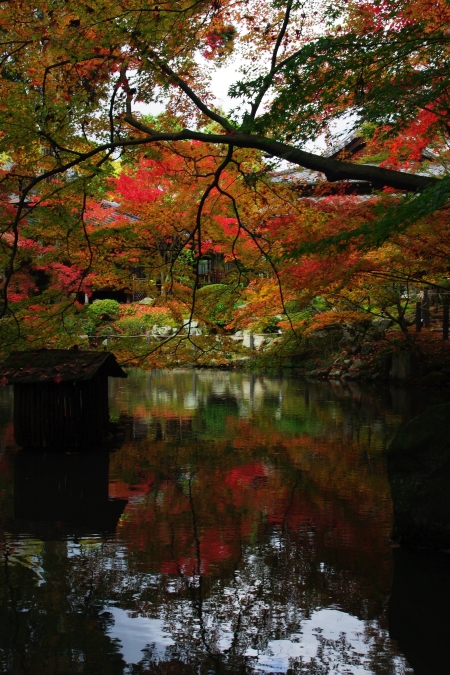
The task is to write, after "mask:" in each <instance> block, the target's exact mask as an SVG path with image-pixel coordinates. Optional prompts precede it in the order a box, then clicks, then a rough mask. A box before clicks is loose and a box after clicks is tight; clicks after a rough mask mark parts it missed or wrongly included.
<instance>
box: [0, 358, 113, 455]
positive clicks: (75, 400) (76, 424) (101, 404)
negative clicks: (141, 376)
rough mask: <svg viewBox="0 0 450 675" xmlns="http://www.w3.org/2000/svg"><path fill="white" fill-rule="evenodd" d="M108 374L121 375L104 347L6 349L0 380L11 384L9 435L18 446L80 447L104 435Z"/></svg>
mask: <svg viewBox="0 0 450 675" xmlns="http://www.w3.org/2000/svg"><path fill="white" fill-rule="evenodd" d="M108 377H126V373H124V371H123V370H122V368H121V367H120V366H119V364H118V363H117V361H116V359H115V356H114V355H113V354H111V353H109V352H91V351H81V350H78V349H72V350H64V349H38V350H34V351H23V352H12V353H11V354H10V355H9V356H8V358H7V359H6V361H5V363H4V365H3V366H2V367H1V368H0V382H1V383H2V384H12V385H14V438H15V441H16V443H17V444H18V445H20V446H22V447H24V448H49V449H62V450H67V449H73V450H83V449H85V448H89V447H95V446H97V447H98V446H99V445H101V444H102V443H104V442H105V440H106V439H107V438H108V435H109V411H108Z"/></svg>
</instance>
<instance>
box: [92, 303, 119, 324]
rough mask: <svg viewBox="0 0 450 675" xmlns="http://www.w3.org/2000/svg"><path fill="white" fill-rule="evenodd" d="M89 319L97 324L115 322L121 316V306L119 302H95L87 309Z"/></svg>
mask: <svg viewBox="0 0 450 675" xmlns="http://www.w3.org/2000/svg"><path fill="white" fill-rule="evenodd" d="M87 313H88V315H89V318H90V319H92V320H93V321H95V322H97V323H98V322H100V321H114V319H117V318H118V316H119V314H120V304H119V303H118V302H117V300H94V302H93V303H92V305H89V307H88V308H87Z"/></svg>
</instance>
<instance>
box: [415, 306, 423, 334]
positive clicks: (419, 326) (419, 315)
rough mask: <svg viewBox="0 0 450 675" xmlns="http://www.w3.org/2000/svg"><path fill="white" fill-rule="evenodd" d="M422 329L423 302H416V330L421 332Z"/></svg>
mask: <svg viewBox="0 0 450 675" xmlns="http://www.w3.org/2000/svg"><path fill="white" fill-rule="evenodd" d="M421 330H422V304H421V303H420V302H416V331H417V332H418V333H420V331H421Z"/></svg>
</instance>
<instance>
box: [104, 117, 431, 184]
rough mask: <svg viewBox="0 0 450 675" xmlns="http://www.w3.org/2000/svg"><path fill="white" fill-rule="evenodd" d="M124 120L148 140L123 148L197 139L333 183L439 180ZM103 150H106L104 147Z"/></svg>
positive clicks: (249, 137) (273, 144) (233, 136)
mask: <svg viewBox="0 0 450 675" xmlns="http://www.w3.org/2000/svg"><path fill="white" fill-rule="evenodd" d="M125 119H126V121H127V122H128V123H129V124H130V125H131V126H133V127H135V128H136V129H138V130H139V131H141V132H143V133H148V134H149V137H148V138H147V139H144V138H143V139H136V140H133V141H124V142H123V143H122V145H124V146H125V145H132V144H133V145H138V144H144V143H146V142H147V143H149V142H155V141H177V140H179V141H183V140H197V141H202V142H204V143H219V144H221V145H234V146H235V147H237V148H254V149H256V150H261V151H262V152H266V153H268V154H270V155H273V156H274V157H278V158H279V159H285V160H287V161H288V162H292V164H297V165H298V166H302V167H304V168H305V169H310V170H312V171H318V172H320V173H323V174H325V176H326V177H327V180H329V181H331V182H334V181H338V180H364V181H369V182H371V183H374V184H376V185H377V186H380V187H382V186H388V187H393V188H396V189H398V190H406V191H408V192H416V191H420V190H423V189H424V188H426V187H427V186H429V185H432V184H434V183H435V182H436V181H437V180H438V179H436V178H432V177H429V176H419V175H417V174H409V173H404V172H402V171H393V170H392V169H382V168H380V167H377V166H371V165H369V164H351V163H350V162H342V161H340V160H337V159H330V158H328V157H322V156H321V155H315V154H313V153H311V152H305V151H304V150H299V149H298V148H295V147H293V146H292V145H287V144H286V143H281V142H280V141H274V140H271V139H268V138H264V137H263V136H254V135H253V134H245V133H229V134H224V135H221V134H208V133H203V132H199V131H191V130H190V129H183V131H180V132H177V133H166V132H155V131H154V130H153V129H151V128H150V127H147V126H146V125H145V124H142V123H141V122H138V121H137V120H135V119H134V117H133V116H132V115H131V116H130V115H128V114H127V116H126V118H125ZM104 149H105V148H104Z"/></svg>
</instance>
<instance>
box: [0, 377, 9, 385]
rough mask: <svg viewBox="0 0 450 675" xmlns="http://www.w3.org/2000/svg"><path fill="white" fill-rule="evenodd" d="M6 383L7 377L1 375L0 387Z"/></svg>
mask: <svg viewBox="0 0 450 675" xmlns="http://www.w3.org/2000/svg"><path fill="white" fill-rule="evenodd" d="M7 384H9V381H8V378H7V377H2V379H1V380H0V387H4V386H6V385H7Z"/></svg>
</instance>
